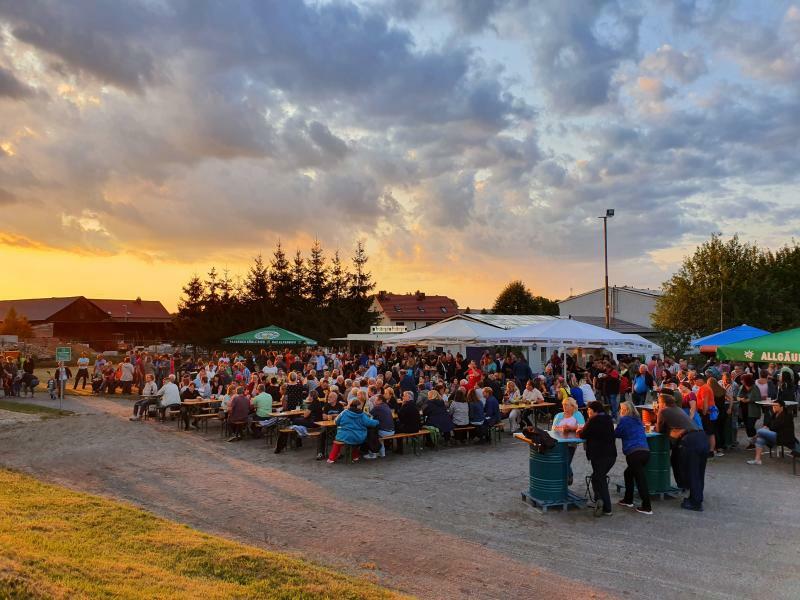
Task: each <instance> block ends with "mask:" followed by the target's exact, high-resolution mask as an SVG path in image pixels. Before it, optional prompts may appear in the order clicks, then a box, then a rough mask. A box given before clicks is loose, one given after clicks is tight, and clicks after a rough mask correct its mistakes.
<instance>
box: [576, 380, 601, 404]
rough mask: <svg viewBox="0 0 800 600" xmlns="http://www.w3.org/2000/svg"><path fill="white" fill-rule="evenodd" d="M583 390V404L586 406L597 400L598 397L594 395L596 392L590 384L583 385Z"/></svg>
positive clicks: (581, 386)
mask: <svg viewBox="0 0 800 600" xmlns="http://www.w3.org/2000/svg"><path fill="white" fill-rule="evenodd" d="M580 388H581V390H582V391H583V402H584V404H589V402H594V401H595V400H597V397H596V396H595V395H594V390H593V389H592V386H590V385H589V384H588V383H582V384H581V385H580Z"/></svg>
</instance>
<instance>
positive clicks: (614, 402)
mask: <svg viewBox="0 0 800 600" xmlns="http://www.w3.org/2000/svg"><path fill="white" fill-rule="evenodd" d="M606 364H607V366H606V371H605V378H604V385H605V393H606V398H607V399H608V403H609V404H610V405H611V416H612V417H613V418H614V419H616V418H617V411H618V410H619V387H620V385H619V371H617V369H616V367H615V366H614V363H613V362H612V361H607V363H606Z"/></svg>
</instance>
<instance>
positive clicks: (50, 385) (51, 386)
mask: <svg viewBox="0 0 800 600" xmlns="http://www.w3.org/2000/svg"><path fill="white" fill-rule="evenodd" d="M47 391H48V392H50V400H56V399H57V398H56V380H55V378H54V377H53V374H52V373H51V372H50V371H48V372H47Z"/></svg>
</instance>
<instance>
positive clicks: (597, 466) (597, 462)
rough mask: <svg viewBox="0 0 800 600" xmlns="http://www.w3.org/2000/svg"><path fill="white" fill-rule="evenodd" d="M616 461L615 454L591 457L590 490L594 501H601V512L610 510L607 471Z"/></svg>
mask: <svg viewBox="0 0 800 600" xmlns="http://www.w3.org/2000/svg"><path fill="white" fill-rule="evenodd" d="M616 461H617V457H616V456H604V457H602V458H593V459H592V460H591V463H592V491H593V492H594V497H595V501H596V502H601V501H602V503H603V512H611V495H610V494H609V493H608V479H607V476H608V472H609V471H610V470H611V467H613V466H614V463H615V462H616Z"/></svg>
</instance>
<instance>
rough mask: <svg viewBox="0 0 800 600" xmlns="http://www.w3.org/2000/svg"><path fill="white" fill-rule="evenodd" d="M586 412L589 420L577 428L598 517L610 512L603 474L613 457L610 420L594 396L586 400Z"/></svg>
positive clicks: (611, 464)
mask: <svg viewBox="0 0 800 600" xmlns="http://www.w3.org/2000/svg"><path fill="white" fill-rule="evenodd" d="M570 400H572V399H570ZM572 402H574V400H572ZM565 408H566V403H565ZM587 413H588V415H589V420H588V421H587V422H586V424H585V425H582V426H580V427H579V428H578V430H577V432H578V435H579V436H580V437H581V438H582V439H584V440H586V446H585V449H586V458H587V459H588V460H589V462H590V463H591V465H592V490H593V491H594V497H595V507H594V514H595V516H598V517H599V516H600V515H601V514H602V515H605V516H610V515H611V495H610V494H609V493H608V478H607V475H608V472H609V471H610V470H611V467H613V466H614V463H615V462H616V461H617V445H616V440H615V438H614V420H613V419H612V418H611V416H610V415H607V414H606V410H605V408H603V405H602V403H600V402H597V401H596V400H595V401H594V402H590V403H589V406H588V407H587ZM578 414H580V413H578Z"/></svg>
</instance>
